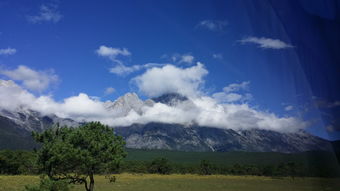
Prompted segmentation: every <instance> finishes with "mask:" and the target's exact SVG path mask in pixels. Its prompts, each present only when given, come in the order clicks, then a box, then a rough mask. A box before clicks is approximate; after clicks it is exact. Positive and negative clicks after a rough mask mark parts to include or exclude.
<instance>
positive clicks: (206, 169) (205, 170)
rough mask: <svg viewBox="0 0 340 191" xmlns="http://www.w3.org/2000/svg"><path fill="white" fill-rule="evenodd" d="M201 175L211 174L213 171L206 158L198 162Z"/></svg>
mask: <svg viewBox="0 0 340 191" xmlns="http://www.w3.org/2000/svg"><path fill="white" fill-rule="evenodd" d="M199 173H200V174H201V175H211V174H212V173H213V166H212V165H211V163H210V162H209V161H207V160H202V161H201V164H200V172H199Z"/></svg>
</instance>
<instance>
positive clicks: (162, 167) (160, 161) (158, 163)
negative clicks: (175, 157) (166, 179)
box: [149, 158, 171, 174]
mask: <svg viewBox="0 0 340 191" xmlns="http://www.w3.org/2000/svg"><path fill="white" fill-rule="evenodd" d="M149 172H150V173H157V174H170V172H171V165H170V164H169V160H168V159H166V158H156V159H154V160H153V161H152V162H151V164H150V166H149Z"/></svg>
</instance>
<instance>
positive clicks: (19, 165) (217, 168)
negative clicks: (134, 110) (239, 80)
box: [0, 150, 340, 177]
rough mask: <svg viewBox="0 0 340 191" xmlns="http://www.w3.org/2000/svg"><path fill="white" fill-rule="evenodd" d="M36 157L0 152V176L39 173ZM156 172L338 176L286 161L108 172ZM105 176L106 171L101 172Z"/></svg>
mask: <svg viewBox="0 0 340 191" xmlns="http://www.w3.org/2000/svg"><path fill="white" fill-rule="evenodd" d="M39 169H40V168H39V166H38V165H37V163H36V155H35V153H34V152H31V151H11V150H2V151H0V174H10V175H18V174H40V173H41V172H39ZM123 172H128V173H157V174H201V175H212V174H223V175H255V176H272V177H286V176H290V177H339V176H340V174H339V171H337V170H335V169H330V168H324V165H322V164H321V165H315V166H308V167H306V166H305V165H304V164H302V163H298V162H294V161H287V162H284V163H280V164H277V165H246V164H238V163H236V164H233V165H228V166H226V165H221V164H220V165H217V164H213V163H211V162H210V161H208V160H202V161H201V162H200V163H198V164H185V163H183V164H182V163H172V162H170V161H169V160H168V159H166V158H155V159H154V160H152V161H123V162H122V163H121V164H120V166H119V167H117V168H116V169H111V172H110V173H123ZM102 173H103V174H104V173H107V171H105V172H104V170H103V172H102Z"/></svg>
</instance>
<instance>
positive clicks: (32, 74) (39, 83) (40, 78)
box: [0, 65, 58, 92]
mask: <svg viewBox="0 0 340 191" xmlns="http://www.w3.org/2000/svg"><path fill="white" fill-rule="evenodd" d="M0 74H1V75H4V76H6V77H8V78H10V79H12V80H16V81H21V82H22V84H23V86H24V87H26V88H28V89H30V90H33V91H39V92H41V91H43V90H45V89H47V88H48V87H49V86H50V85H51V84H53V83H56V82H57V81H58V76H57V75H55V74H54V72H53V71H52V70H50V71H35V70H33V69H31V68H29V67H27V66H23V65H20V66H18V68H17V69H15V70H5V69H0Z"/></svg>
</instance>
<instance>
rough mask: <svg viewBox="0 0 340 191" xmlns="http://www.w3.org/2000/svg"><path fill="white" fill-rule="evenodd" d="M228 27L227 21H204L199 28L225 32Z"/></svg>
mask: <svg viewBox="0 0 340 191" xmlns="http://www.w3.org/2000/svg"><path fill="white" fill-rule="evenodd" d="M227 25H228V22H227V21H220V20H203V21H201V22H200V23H199V24H198V25H197V26H198V27H201V28H206V29H208V30H211V31H223V30H224V28H225V27H226V26H227Z"/></svg>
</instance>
